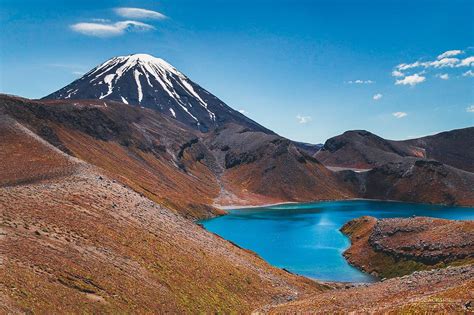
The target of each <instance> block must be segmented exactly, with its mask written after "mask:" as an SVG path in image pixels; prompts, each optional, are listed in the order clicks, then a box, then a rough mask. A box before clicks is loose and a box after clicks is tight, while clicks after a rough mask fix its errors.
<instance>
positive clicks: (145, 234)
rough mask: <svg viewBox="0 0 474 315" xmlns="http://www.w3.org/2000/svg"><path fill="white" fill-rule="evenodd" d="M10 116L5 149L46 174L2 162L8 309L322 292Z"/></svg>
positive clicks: (198, 303)
mask: <svg viewBox="0 0 474 315" xmlns="http://www.w3.org/2000/svg"><path fill="white" fill-rule="evenodd" d="M0 117H1V119H0V128H1V130H2V133H0V136H1V140H2V141H0V152H2V153H4V152H6V153H7V156H16V157H23V156H25V157H26V156H27V157H28V161H29V162H33V161H34V163H35V165H36V166H37V167H38V168H39V169H40V170H42V172H43V174H41V176H40V174H39V173H38V171H37V172H36V173H35V174H31V176H29V175H28V174H24V173H21V174H20V175H21V176H22V177H21V178H20V177H19V176H17V175H16V174H15V173H14V172H13V170H14V168H16V167H19V168H20V169H22V168H23V165H21V164H18V163H17V164H14V165H7V164H4V163H1V164H0V172H1V174H2V180H3V182H2V186H1V187H0V208H1V209H2V211H0V252H1V253H2V257H1V261H0V312H1V313H51V312H53V313H81V312H86V313H117V312H119V313H123V312H125V313H148V312H159V313H160V312H165V313H209V312H216V311H217V312H223V313H228V312H230V311H234V312H243V313H245V312H249V311H250V310H252V309H254V308H256V307H259V306H260V305H262V304H265V303H271V304H272V303H276V302H281V301H286V300H290V299H295V298H296V297H299V296H305V295H306V294H307V293H310V292H312V293H315V292H318V291H319V290H320V288H321V286H319V285H318V284H316V283H314V282H312V281H309V280H306V279H303V278H301V277H297V276H293V275H291V274H289V273H287V272H285V271H283V270H279V269H276V268H273V267H271V266H269V265H268V264H267V263H265V262H264V261H263V260H261V259H260V258H259V257H258V256H256V255H255V254H253V253H251V252H248V251H245V250H242V249H240V248H238V247H236V246H234V245H232V244H231V243H229V242H227V241H225V240H223V239H221V238H220V237H218V236H215V235H213V234H211V233H208V232H207V231H205V230H204V229H202V228H201V227H199V226H198V225H196V224H194V223H193V222H192V221H190V220H186V219H184V218H183V217H182V216H181V215H179V214H176V213H175V212H174V211H171V210H170V209H168V208H166V207H164V206H160V205H158V204H156V203H154V202H153V201H151V200H149V199H147V198H145V197H144V196H141V195H140V194H138V193H136V192H134V191H133V190H131V189H129V188H128V187H127V186H124V185H122V184H120V183H119V182H117V181H116V180H114V179H112V178H110V177H108V175H107V174H104V173H103V172H102V170H101V169H99V168H97V167H94V166H91V165H90V164H88V163H85V162H83V161H80V160H78V159H76V158H73V157H70V156H68V155H67V154H65V153H63V152H61V151H59V150H58V149H57V148H56V147H54V146H52V145H51V144H49V143H47V142H46V141H43V140H42V139H41V138H39V137H37V136H36V135H35V134H33V133H32V132H31V131H29V130H28V129H27V128H26V127H25V126H22V125H21V124H19V123H18V122H16V121H14V120H13V119H12V118H11V117H6V116H5V114H1V115H0ZM5 130H8V131H9V132H4V131H5ZM12 143H19V144H20V145H11V144H12ZM2 162H3V160H2ZM12 166H13V167H12ZM10 168H12V169H11V170H10Z"/></svg>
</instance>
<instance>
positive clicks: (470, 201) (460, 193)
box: [337, 158, 474, 206]
mask: <svg viewBox="0 0 474 315" xmlns="http://www.w3.org/2000/svg"><path fill="white" fill-rule="evenodd" d="M337 174H338V175H339V176H341V178H343V180H344V181H345V182H346V184H348V185H349V186H351V187H353V189H355V192H354V193H355V194H357V195H359V196H360V197H362V198H368V199H381V200H399V201H409V202H423V203H437V204H448V205H465V206H470V205H474V173H470V172H467V171H463V170H459V169H457V168H454V167H451V166H449V165H445V164H443V163H441V162H438V161H434V160H424V159H414V158H409V159H405V160H403V161H402V162H398V163H387V164H384V165H382V166H378V167H375V168H373V169H371V170H370V171H367V172H362V173H355V172H352V171H343V172H339V173H337Z"/></svg>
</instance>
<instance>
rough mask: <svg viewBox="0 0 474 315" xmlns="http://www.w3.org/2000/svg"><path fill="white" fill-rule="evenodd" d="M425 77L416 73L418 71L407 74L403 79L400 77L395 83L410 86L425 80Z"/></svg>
mask: <svg viewBox="0 0 474 315" xmlns="http://www.w3.org/2000/svg"><path fill="white" fill-rule="evenodd" d="M425 80H426V78H425V77H424V76H422V75H418V73H415V74H414V75H409V76H406V77H405V78H403V79H400V80H397V81H396V82H395V84H396V85H400V84H402V85H411V86H414V85H417V84H419V83H421V82H423V81H425Z"/></svg>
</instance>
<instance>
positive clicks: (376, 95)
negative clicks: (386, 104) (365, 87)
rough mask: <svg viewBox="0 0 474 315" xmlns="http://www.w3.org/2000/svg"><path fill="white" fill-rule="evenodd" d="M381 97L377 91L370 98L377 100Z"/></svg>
mask: <svg viewBox="0 0 474 315" xmlns="http://www.w3.org/2000/svg"><path fill="white" fill-rule="evenodd" d="M382 97H383V95H382V94H380V93H377V94H375V95H374V96H373V97H372V98H373V99H374V101H378V100H379V99H381V98H382Z"/></svg>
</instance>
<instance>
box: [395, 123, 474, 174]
mask: <svg viewBox="0 0 474 315" xmlns="http://www.w3.org/2000/svg"><path fill="white" fill-rule="evenodd" d="M403 143H405V144H408V145H411V146H414V147H418V148H423V149H424V150H425V155H426V157H427V158H430V159H435V160H437V161H440V162H442V163H444V164H448V165H451V166H453V167H456V168H458V169H461V170H465V171H468V172H474V149H473V148H474V127H470V128H464V129H457V130H451V131H446V132H441V133H438V134H436V135H433V136H428V137H423V138H418V139H412V140H406V141H403Z"/></svg>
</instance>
